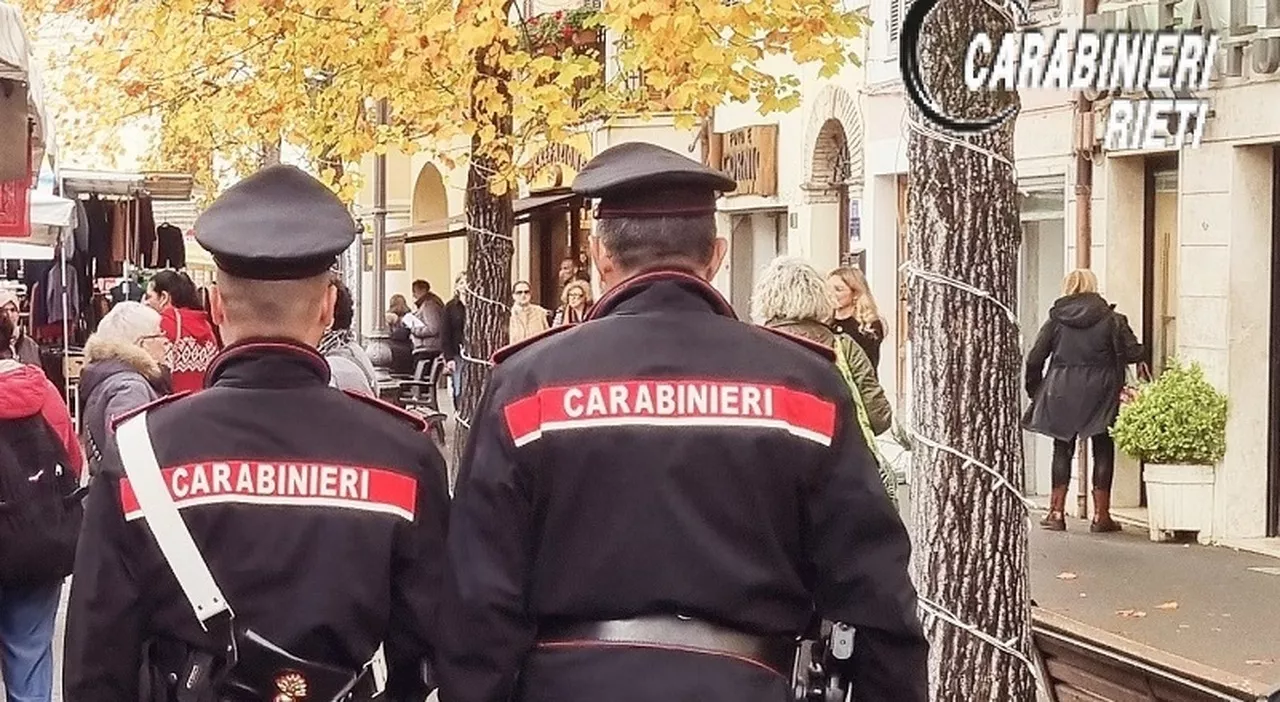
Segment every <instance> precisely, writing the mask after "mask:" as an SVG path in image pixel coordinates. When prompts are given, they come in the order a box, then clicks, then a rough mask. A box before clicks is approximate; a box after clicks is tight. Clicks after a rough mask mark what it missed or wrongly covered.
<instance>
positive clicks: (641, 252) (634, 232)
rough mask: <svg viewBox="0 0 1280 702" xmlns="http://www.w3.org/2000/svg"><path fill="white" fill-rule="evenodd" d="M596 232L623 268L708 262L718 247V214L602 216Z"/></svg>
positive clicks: (695, 264)
mask: <svg viewBox="0 0 1280 702" xmlns="http://www.w3.org/2000/svg"><path fill="white" fill-rule="evenodd" d="M596 236H598V237H600V243H602V244H604V247H605V249H607V250H608V251H609V254H610V256H611V257H612V258H613V260H614V262H615V263H616V264H617V265H618V267H619V268H621V269H622V270H624V271H628V272H631V271H640V270H644V269H647V268H653V267H657V266H678V267H683V266H689V267H699V266H705V265H707V264H708V263H710V262H711V257H712V256H713V255H715V248H716V218H715V215H708V216H704V217H660V218H651V219H628V218H625V217H620V218H610V219H601V220H597V222H596Z"/></svg>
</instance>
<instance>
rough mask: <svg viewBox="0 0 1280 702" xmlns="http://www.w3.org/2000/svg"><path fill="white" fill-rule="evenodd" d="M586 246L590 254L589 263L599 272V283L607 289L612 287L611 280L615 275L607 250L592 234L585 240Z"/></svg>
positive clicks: (614, 268) (615, 271)
mask: <svg viewBox="0 0 1280 702" xmlns="http://www.w3.org/2000/svg"><path fill="white" fill-rule="evenodd" d="M587 246H588V249H589V250H590V253H591V262H592V263H594V264H596V270H597V271H600V283H601V285H603V286H604V287H605V288H606V289H608V288H609V287H611V286H612V285H613V279H614V277H615V274H616V273H617V267H616V266H614V265H613V258H612V257H610V256H609V250H608V249H606V248H605V246H604V244H603V243H601V242H600V237H598V236H596V235H594V234H592V235H591V236H590V237H589V238H588V239H587Z"/></svg>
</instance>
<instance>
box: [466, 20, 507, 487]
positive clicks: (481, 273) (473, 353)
mask: <svg viewBox="0 0 1280 702" xmlns="http://www.w3.org/2000/svg"><path fill="white" fill-rule="evenodd" d="M504 5H505V4H504ZM510 49H511V47H507V46H504V45H502V44H501V43H494V44H493V45H492V46H490V47H488V49H487V50H485V51H482V52H480V53H479V54H478V55H477V56H476V73H477V80H478V81H488V82H491V83H492V84H493V85H494V86H495V87H496V89H497V91H498V93H499V94H500V95H501V96H502V104H501V105H500V106H497V105H492V104H482V103H481V101H478V100H474V99H473V100H472V109H473V110H474V111H475V115H476V121H477V122H478V124H479V125H480V126H481V127H484V126H485V125H491V126H492V127H494V129H495V130H496V133H497V135H498V139H497V141H496V142H494V143H489V144H486V143H483V142H482V141H481V139H480V137H479V135H478V132H477V136H475V137H473V138H472V140H471V163H470V167H469V169H468V171H467V192H466V212H467V224H468V225H469V227H470V230H469V231H468V232H467V285H468V287H469V288H471V290H472V291H474V293H475V295H473V296H471V298H470V299H469V300H468V304H467V315H466V334H465V339H464V344H463V348H464V350H465V351H466V354H467V356H470V357H471V358H476V359H487V358H489V357H490V356H491V355H493V352H494V351H497V350H498V349H500V348H502V347H503V346H505V345H506V344H507V339H508V333H509V328H508V324H509V321H510V315H511V311H510V309H509V308H507V306H506V305H498V304H494V301H501V300H506V299H508V298H509V297H510V290H509V287H510V283H511V257H512V255H513V254H514V251H515V247H514V243H513V241H512V239H511V235H512V231H513V230H514V222H515V217H514V215H513V214H512V210H511V192H512V191H511V189H510V188H507V189H506V190H504V191H503V194H501V195H494V194H493V192H492V190H491V189H490V187H489V184H490V175H491V174H493V173H497V172H503V171H504V169H505V168H506V167H507V165H508V164H510V163H511V159H512V153H511V140H510V138H509V137H510V135H511V134H512V129H513V124H512V117H511V93H510V91H509V90H508V85H509V80H510V74H509V73H507V72H506V71H504V70H503V69H502V68H501V67H500V64H499V59H500V57H501V55H502V53H503V52H504V51H508V50H510ZM482 297H483V298H488V301H486V300H484V299H481V298H482ZM488 382H489V368H488V367H487V366H485V365H483V364H480V363H471V362H465V361H464V362H463V364H462V395H461V397H460V398H459V405H460V406H459V413H460V414H461V415H462V417H463V418H464V419H465V420H467V421H468V422H469V421H470V418H471V417H473V416H475V411H476V407H477V406H478V405H479V404H480V397H481V395H483V394H484V387H485V385H486V384H487V383H488ZM467 434H468V430H467V426H466V425H464V424H463V423H462V422H459V423H458V428H457V433H456V434H455V439H454V449H453V452H454V457H453V458H454V460H453V464H452V465H453V466H454V469H453V470H454V471H456V470H457V468H456V467H457V466H458V465H460V464H461V462H462V452H463V451H464V449H465V447H466V445H467Z"/></svg>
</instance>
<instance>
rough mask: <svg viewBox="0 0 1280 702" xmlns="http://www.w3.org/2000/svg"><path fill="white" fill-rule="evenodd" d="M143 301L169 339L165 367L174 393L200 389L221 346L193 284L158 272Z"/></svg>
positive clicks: (175, 274) (173, 274) (172, 273)
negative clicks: (152, 311)
mask: <svg viewBox="0 0 1280 702" xmlns="http://www.w3.org/2000/svg"><path fill="white" fill-rule="evenodd" d="M146 302H147V304H148V305H150V306H151V307H152V308H153V309H155V310H156V311H157V312H159V313H160V328H161V329H162V330H163V331H164V335H165V338H166V339H168V340H169V349H168V351H167V352H166V353H165V365H166V366H167V367H168V368H169V371H170V373H171V374H172V376H173V391H174V392H186V391H191V392H195V391H197V390H200V389H201V388H203V387H204V372H205V370H206V369H207V368H208V367H209V364H210V363H212V362H213V358H214V356H217V355H218V351H219V350H220V344H219V343H218V337H217V335H216V334H214V331H213V323H212V321H211V320H210V319H209V314H208V313H207V312H205V311H204V309H203V308H202V307H201V305H200V299H199V296H198V295H197V293H196V286H195V283H193V282H191V279H190V278H188V277H187V276H186V275H185V274H183V273H178V272H175V271H160V272H159V273H157V274H156V275H155V277H154V278H152V279H151V283H150V284H149V285H148V286H147V298H146Z"/></svg>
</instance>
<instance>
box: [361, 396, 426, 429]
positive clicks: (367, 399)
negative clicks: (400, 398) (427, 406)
mask: <svg viewBox="0 0 1280 702" xmlns="http://www.w3.org/2000/svg"><path fill="white" fill-rule="evenodd" d="M342 392H344V393H346V394H347V396H348V397H353V398H355V399H357V400H359V401H361V402H363V403H365V404H366V405H371V406H373V407H377V408H378V409H380V410H382V411H383V412H386V413H387V414H390V415H392V416H393V417H395V418H396V419H402V420H404V421H406V422H408V423H409V424H411V425H413V428H414V430H416V431H426V430H427V420H425V419H423V418H422V417H420V416H418V415H416V414H414V413H413V412H410V411H408V410H406V409H403V408H401V407H397V406H395V405H393V404H391V403H390V402H387V401H385V400H380V399H378V398H376V397H373V396H371V395H365V394H362V393H358V392H352V391H350V390H343V391H342Z"/></svg>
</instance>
